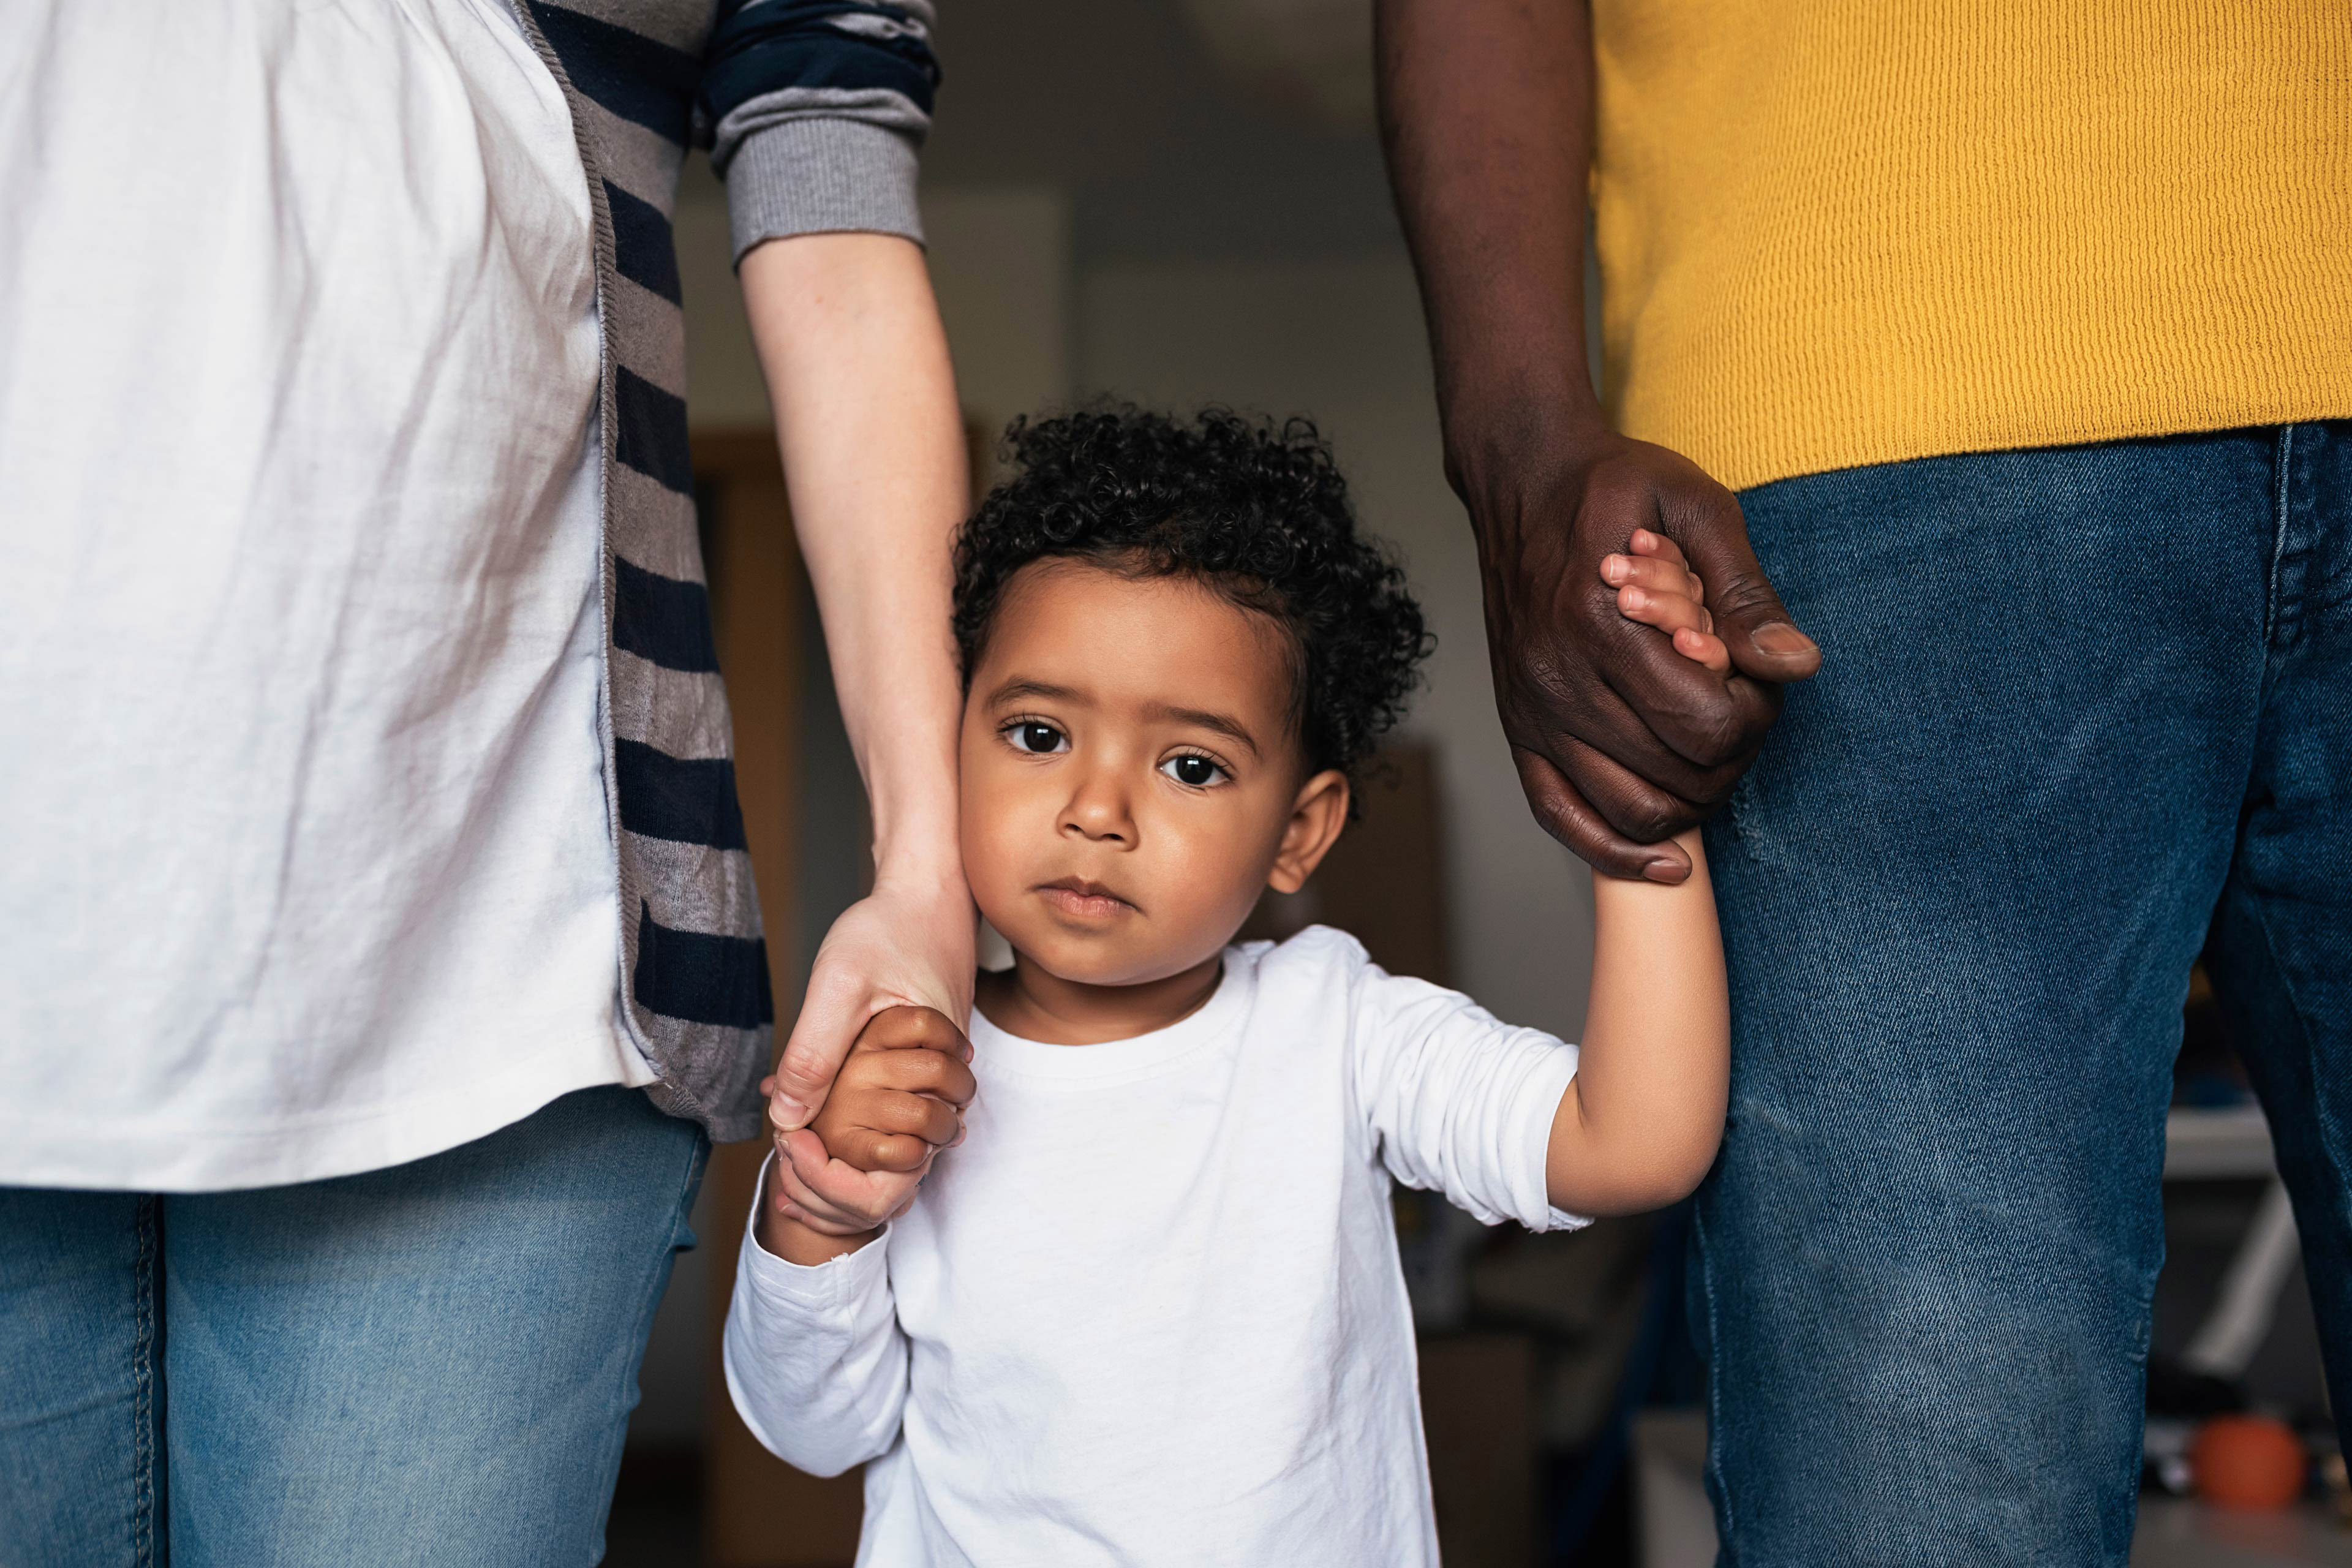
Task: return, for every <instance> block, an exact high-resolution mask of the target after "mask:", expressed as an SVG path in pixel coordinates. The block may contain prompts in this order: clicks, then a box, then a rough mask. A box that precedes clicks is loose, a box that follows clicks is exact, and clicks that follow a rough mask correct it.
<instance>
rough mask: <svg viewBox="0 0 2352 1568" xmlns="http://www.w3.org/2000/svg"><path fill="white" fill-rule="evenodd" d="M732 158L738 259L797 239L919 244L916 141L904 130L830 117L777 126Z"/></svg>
mask: <svg viewBox="0 0 2352 1568" xmlns="http://www.w3.org/2000/svg"><path fill="white" fill-rule="evenodd" d="M731 151H732V155H731V156H730V158H729V159H728V160H727V170H726V174H727V208H728V216H729V223H730V227H731V229H732V230H733V238H734V244H735V259H736V261H737V262H739V263H740V261H741V260H742V259H743V253H744V252H745V251H747V250H749V249H751V247H753V246H755V245H757V244H759V243H760V242H761V240H763V239H784V238H789V237H792V236H793V235H796V234H839V233H845V232H858V233H870V234H896V235H903V236H905V237H907V238H908V239H911V240H913V241H914V242H915V243H916V244H918V245H920V244H921V243H922V241H923V220H922V214H921V211H920V210H919V208H918V207H917V205H916V203H915V174H916V169H917V166H918V160H917V157H916V153H915V142H913V141H912V140H911V139H909V138H908V135H907V134H906V133H905V132H903V131H898V130H894V129H890V128H887V127H884V126H880V125H875V124H871V123H868V122H867V121H860V120H849V119H843V118H839V117H836V116H832V115H810V116H807V117H804V118H794V119H788V120H779V121H775V122H774V123H772V124H769V125H764V126H761V128H760V129H758V130H757V131H753V132H751V133H750V134H748V135H746V136H745V137H743V139H742V140H741V142H739V143H737V144H736V145H735V146H734V147H733V149H732V150H731Z"/></svg>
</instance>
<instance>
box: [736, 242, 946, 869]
mask: <svg viewBox="0 0 2352 1568" xmlns="http://www.w3.org/2000/svg"><path fill="white" fill-rule="evenodd" d="M742 281H743V298H744V303H745V305H746V307H747V308H748V309H749V310H750V313H751V332H752V337H753V339H754V341H755V342H757V344H758V347H759V352H760V363H761V369H762V370H764V371H765V373H766V374H767V381H768V391H769V395H770V397H771V398H772V401H773V402H774V405H775V412H776V435H777V439H778V442H779V443H780V445H781V446H782V451H783V460H784V475H785V479H786V482H787V484H788V486H789V487H790V491H791V496H792V506H793V519H794V521H795V523H796V525H797V527H798V530H799V533H800V542H801V552H802V554H803V557H804V558H805V559H806V561H807V563H808V570H809V577H810V581H811V583H812V584H814V588H815V590H816V598H817V605H818V607H819V609H820V610H821V611H822V613H823V615H824V632H825V645H826V648H827V650H828V652H829V654H830V656H831V658H832V661H833V677H834V685H835V690H836V692H837V693H838V694H839V697H840V701H841V711H842V717H843V720H844V721H845V725H846V727H847V729H848V731H849V740H850V744H851V746H852V748H853V749H854V750H855V751H856V755H857V763H858V768H859V771H860V772H861V773H863V774H864V776H865V780H866V795H867V798H868V799H869V800H870V801H871V803H872V806H873V812H874V834H875V859H876V866H877V873H878V874H879V875H880V876H881V877H883V878H884V879H890V878H893V877H906V878H912V879H939V880H941V881H950V880H956V879H958V872H957V866H958V864H959V861H958V857H957V854H956V795H955V790H956V730H957V725H958V721H959V716H960V715H961V710H962V706H963V704H962V700H961V683H960V681H959V679H958V678H957V675H956V668H955V651H954V643H953V640H952V638H951V636H950V627H949V590H950V564H949V552H950V547H951V545H952V542H953V539H954V533H955V530H956V527H957V526H958V524H959V523H961V521H962V519H963V516H964V512H965V510H966V507H967V505H968V502H969V493H968V485H969V478H968V474H967V469H966V462H967V458H966V455H965V448H964V441H963V423H962V418H961V415H960V413H959V412H958V409H957V405H956V395H955V379H954V374H953V371H952V369H951V368H950V363H949V359H948V349H947V339H946V335H945V333H944V332H943V331H941V329H940V317H939V308H938V306H937V304H936V302H935V301H934V300H933V297H932V294H931V285H930V277H929V272H928V271H927V269H926V268H925V266H924V262H923V255H922V252H921V250H920V249H919V247H916V246H915V245H914V244H913V243H912V242H911V241H908V240H905V239H901V238H898V237H894V236H889V235H877V234H823V235H806V236H802V237H797V238H793V239H782V240H772V241H770V242H768V243H767V244H765V245H761V246H760V247H756V248H754V249H753V250H751V252H750V253H749V254H747V255H746V256H745V257H744V258H743V265H742Z"/></svg>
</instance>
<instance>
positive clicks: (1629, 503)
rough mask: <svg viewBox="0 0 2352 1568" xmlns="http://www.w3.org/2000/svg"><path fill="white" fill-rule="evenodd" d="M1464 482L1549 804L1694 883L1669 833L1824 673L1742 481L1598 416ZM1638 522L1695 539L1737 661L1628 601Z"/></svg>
mask: <svg viewBox="0 0 2352 1568" xmlns="http://www.w3.org/2000/svg"><path fill="white" fill-rule="evenodd" d="M1464 480H1465V482H1463V483H1462V487H1461V488H1462V490H1463V495H1464V499H1465V501H1466V502H1467V503H1468V504H1469V507H1470V510H1471V516H1472V519H1473V521H1474V522H1475V524H1476V525H1477V533H1478V545H1479V563H1480V566H1481V569H1482V573H1483V575H1484V577H1485V582H1486V636H1487V650H1488V654H1489V657H1490V658H1491V660H1492V664H1493V668H1494V676H1495V697H1496V707H1497V708H1498V709H1499V710H1500V711H1501V714H1502V720H1503V731H1504V734H1505V736H1506V738H1507V739H1508V740H1509V742H1510V744H1511V755H1512V761H1513V762H1514V763H1516V764H1517V767H1518V772H1519V783H1520V785H1521V787H1522V788H1524V789H1525V790H1526V792H1527V796H1528V805H1529V806H1530V807H1531V808H1532V809H1533V810H1534V812H1535V815H1536V819H1537V820H1538V822H1539V823H1541V824H1542V825H1543V826H1544V828H1545V829H1546V830H1547V831H1548V832H1549V833H1550V834H1551V835H1552V836H1553V837H1556V838H1558V839H1559V841H1560V842H1561V843H1563V844H1565V845H1567V846H1568V847H1570V849H1573V850H1574V851H1576V853H1577V854H1578V855H1580V856H1581V857H1582V858H1585V859H1586V860H1588V861H1590V862H1591V864H1592V865H1593V866H1594V867H1595V868H1598V869H1600V870H1601V871H1605V872H1608V873H1610V874H1612V875H1615V876H1620V877H1647V878H1649V879H1652V880H1654V881H1660V882H1679V881H1681V880H1682V879H1684V878H1685V877H1686V876H1688V875H1689V873H1690V863H1689V861H1688V859H1687V858H1685V856H1684V855H1683V854H1682V852H1681V851H1680V850H1678V849H1676V848H1675V847H1673V846H1672V845H1660V844H1659V843H1658V841H1659V840H1662V839H1665V838H1668V837H1672V836H1673V835H1675V834H1676V833H1679V832H1682V831H1683V830H1685V829H1686V828H1689V827H1692V826H1696V824H1698V823H1699V822H1701V821H1703V820H1705V818H1706V816H1707V815H1708V814H1709V813H1710V812H1711V811H1712V810H1713V809H1714V808H1715V806H1716V805H1717V804H1718V803H1719V802H1720V801H1721V800H1722V799H1723V797H1724V796H1725V795H1727V794H1728V793H1729V792H1730V789H1731V786H1732V784H1734V783H1735V782H1736V781H1737V780H1738V777H1739V775H1740V773H1743V772H1744V771H1746V769H1747V767H1748V763H1749V762H1750V761H1751V760H1752V759H1753V758H1754V756H1755V754H1756V752H1757V749H1758V748H1759V746H1760V745H1762V743H1763V741H1764V735H1765V732H1766V731H1768V730H1769V729H1770V728H1771V726H1772V721H1773V720H1774V718H1775V717H1777V716H1778V714H1779V712H1780V682H1782V681H1788V680H1801V679H1804V678H1805V677H1807V676H1810V675H1811V674H1812V673H1813V671H1814V670H1815V669H1817V668H1819V667H1820V664H1821V652H1820V650H1819V649H1818V648H1816V647H1814V646H1813V644H1812V641H1811V639H1810V638H1808V637H1806V636H1805V635H1804V634H1803V633H1802V632H1801V631H1799V630H1798V629H1797V627H1796V626H1795V625H1794V624H1793V623H1792V622H1791V621H1790V617H1789V613H1788V611H1787V610H1786V609H1784V608H1782V606H1781V604H1780V595H1778V594H1776V593H1774V592H1773V589H1772V584H1771V583H1770V581H1769V579H1767V578H1766V576H1765V575H1764V571H1763V568H1762V567H1761V566H1759V564H1758V563H1757V561H1756V556H1755V553H1754V552H1752V551H1751V550H1749V548H1748V532H1747V527H1746V523H1745V521H1744V520H1743V519H1742V518H1741V516H1740V512H1739V503H1738V501H1737V500H1733V499H1732V495H1731V492H1730V491H1728V490H1727V489H1724V488H1723V487H1722V486H1720V485H1718V484H1717V483H1716V482H1715V481H1714V480H1712V479H1708V478H1707V477H1706V475H1705V474H1704V473H1702V472H1700V471H1699V469H1698V468H1696V466H1694V465H1693V464H1691V463H1689V462H1687V461H1685V459H1683V458H1679V457H1677V456H1675V454H1674V453H1672V452H1669V451H1667V450H1666V449H1665V448H1664V447H1654V446H1651V445H1650V444H1648V443H1647V442H1642V441H1634V440H1630V439H1628V438H1626V437H1622V436H1618V435H1615V434H1613V433H1611V432H1609V431H1606V430H1596V431H1594V432H1592V433H1591V434H1590V435H1588V436H1586V437H1584V438H1583V439H1582V440H1581V441H1580V442H1577V443H1575V444H1572V445H1570V446H1568V449H1566V450H1564V451H1555V452H1549V453H1531V454H1528V460H1525V461H1523V462H1522V463H1520V464H1516V465H1513V466H1512V468H1509V469H1508V470H1507V471H1506V472H1504V473H1502V474H1501V475H1499V476H1496V477H1495V478H1493V479H1480V478H1478V477H1475V476H1464ZM1637 531H1638V532H1646V533H1649V534H1653V535H1654V536H1657V537H1660V538H1663V539H1664V540H1666V541H1669V542H1672V543H1673V544H1674V545H1675V546H1678V547H1679V557H1680V559H1678V560H1677V561H1676V563H1675V564H1676V565H1677V566H1679V565H1680V564H1681V561H1682V560H1686V561H1687V562H1688V563H1689V567H1690V569H1691V570H1692V571H1695V572H1696V574H1697V576H1698V578H1699V579H1700V580H1701V581H1702V582H1703V583H1704V584H1706V588H1705V606H1706V612H1707V613H1708V615H1709V616H1710V617H1711V623H1710V625H1709V626H1708V627H1707V628H1706V629H1707V630H1708V631H1710V632H1711V633H1712V634H1713V636H1714V637H1717V638H1719V639H1720V640H1721V643H1722V645H1723V647H1724V649H1725V651H1726V652H1727V655H1728V661H1729V664H1730V667H1731V668H1729V669H1728V670H1727V671H1717V670H1714V669H1710V668H1706V666H1705V665H1704V664H1701V663H1696V662H1694V661H1693V660H1692V659H1690V658H1685V657H1683V656H1682V655H1680V654H1678V653H1677V652H1676V651H1675V647H1674V645H1673V643H1672V641H1671V640H1669V638H1668V637H1664V636H1661V635H1659V631H1657V630H1653V629H1651V628H1650V627H1647V626H1641V625H1637V624H1635V621H1634V619H1632V618H1629V617H1628V616H1626V615H1624V614H1622V613H1621V606H1620V603H1619V600H1620V595H1621V592H1622V590H1624V589H1625V588H1627V587H1632V588H1635V589H1639V588H1640V587H1642V586H1643V584H1642V583H1641V581H1640V576H1641V574H1643V572H1645V571H1650V570H1654V568H1653V567H1650V566H1649V565H1648V564H1647V563H1646V562H1644V561H1643V559H1642V558H1640V557H1636V556H1634V555H1633V553H1632V552H1633V539H1634V536H1635V534H1636V533H1637ZM1612 558H1613V564H1612ZM1612 574H1614V575H1612ZM1662 629H1664V630H1666V631H1671V630H1673V628H1672V627H1664V628H1662Z"/></svg>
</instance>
